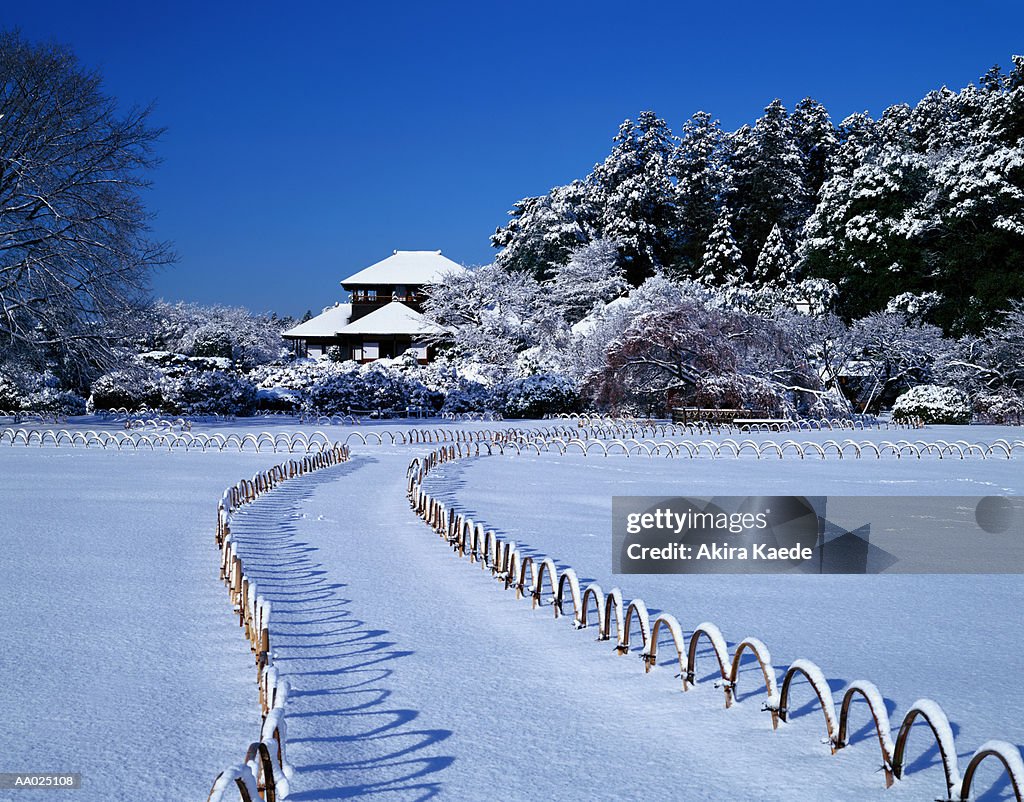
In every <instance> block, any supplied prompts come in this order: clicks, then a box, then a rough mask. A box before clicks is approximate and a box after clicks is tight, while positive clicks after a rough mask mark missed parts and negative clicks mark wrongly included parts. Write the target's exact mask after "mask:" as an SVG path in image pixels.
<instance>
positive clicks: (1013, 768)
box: [960, 741, 1024, 802]
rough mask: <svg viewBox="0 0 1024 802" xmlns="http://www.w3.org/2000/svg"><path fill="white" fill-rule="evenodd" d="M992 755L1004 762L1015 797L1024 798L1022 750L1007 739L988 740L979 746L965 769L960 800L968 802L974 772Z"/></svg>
mask: <svg viewBox="0 0 1024 802" xmlns="http://www.w3.org/2000/svg"><path fill="white" fill-rule="evenodd" d="M990 757H994V758H996V759H997V760H998V761H999V762H1000V763H1002V764H1003V769H1005V771H1006V774H1007V776H1008V777H1009V778H1010V787H1012V788H1013V795H1014V797H1016V798H1017V800H1020V799H1021V798H1022V794H1024V760H1021V755H1020V750H1019V749H1018V748H1017V747H1016V746H1014V745H1013V744H1011V743H1007V742H1006V741H986V742H985V743H983V744H982V745H981V746H979V747H978V749H977V751H976V752H975V753H974V755H973V756H972V757H971V760H970V762H969V763H968V764H967V769H966V770H965V771H964V777H963V780H962V783H961V785H960V802H967V800H969V799H970V798H971V785H972V784H973V782H974V773H975V772H976V771H977V770H978V766H980V765H981V763H982V762H983V761H984V760H985V759H986V758H990Z"/></svg>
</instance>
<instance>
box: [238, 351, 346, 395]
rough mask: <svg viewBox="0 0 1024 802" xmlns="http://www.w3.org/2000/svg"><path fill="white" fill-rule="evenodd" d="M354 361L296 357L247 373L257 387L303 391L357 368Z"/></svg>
mask: <svg viewBox="0 0 1024 802" xmlns="http://www.w3.org/2000/svg"><path fill="white" fill-rule="evenodd" d="M358 367H359V366H358V364H357V363H355V362H343V363H335V362H330V361H328V360H323V359H298V360H296V361H295V362H292V363H291V364H289V365H283V366H269V365H268V366H263V367H258V368H256V369H255V370H253V371H251V372H250V373H249V378H250V379H251V380H252V381H253V382H254V383H255V384H256V386H257V387H261V388H265V389H270V388H272V387H281V388H284V389H287V390H297V391H299V392H301V393H305V392H306V391H307V390H309V388H310V387H312V386H313V385H314V384H316V383H317V382H320V381H323V380H324V379H326V378H328V377H329V376H333V375H336V374H338V373H343V372H345V371H352V370H356V369H358Z"/></svg>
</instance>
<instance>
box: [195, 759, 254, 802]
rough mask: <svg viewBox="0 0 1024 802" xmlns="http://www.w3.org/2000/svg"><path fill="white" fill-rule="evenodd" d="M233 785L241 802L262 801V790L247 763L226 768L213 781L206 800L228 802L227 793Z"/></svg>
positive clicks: (208, 801)
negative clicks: (260, 790)
mask: <svg viewBox="0 0 1024 802" xmlns="http://www.w3.org/2000/svg"><path fill="white" fill-rule="evenodd" d="M232 786H234V789H235V790H236V791H237V792H238V799H240V800H241V802H260V792H259V789H258V786H257V784H256V778H255V777H254V776H253V773H252V769H250V768H249V766H248V765H247V764H245V763H241V764H239V765H237V766H231V767H230V768H227V769H225V770H224V771H222V772H221V773H220V774H218V775H217V778H216V779H215V780H214V781H213V787H212V788H211V789H210V794H209V796H207V797H206V802H226V800H227V799H228V797H227V796H226V794H227V793H228V792H229V791H230V790H231V788H232Z"/></svg>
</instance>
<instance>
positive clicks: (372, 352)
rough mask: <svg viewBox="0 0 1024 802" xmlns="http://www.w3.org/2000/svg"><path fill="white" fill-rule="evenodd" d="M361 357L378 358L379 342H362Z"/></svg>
mask: <svg viewBox="0 0 1024 802" xmlns="http://www.w3.org/2000/svg"><path fill="white" fill-rule="evenodd" d="M362 358H363V359H379V358H380V343H371V342H364V343H363V357H362Z"/></svg>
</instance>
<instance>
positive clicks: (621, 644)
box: [616, 596, 651, 654]
mask: <svg viewBox="0 0 1024 802" xmlns="http://www.w3.org/2000/svg"><path fill="white" fill-rule="evenodd" d="M618 601H619V604H620V605H621V604H622V597H621V596H619V598H618ZM620 609H621V607H620ZM634 615H635V616H636V619H637V623H639V625H640V638H641V640H642V643H641V644H640V646H641V652H646V651H647V644H648V642H649V641H650V639H651V635H650V633H651V616H650V613H648V612H647V605H646V604H645V603H644V600H643V599H633V600H632V601H631V602H630V603H629V604H628V605H627V606H626V614H625V616H624V618H618V617H616V623H617V624H618V623H621V624H622V627H621V628H620V629H619V631H618V633H617V636H618V650H619V652H620V653H621V654H626V653H627V652H628V651H629V633H630V630H631V629H632V626H633V616H634Z"/></svg>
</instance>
